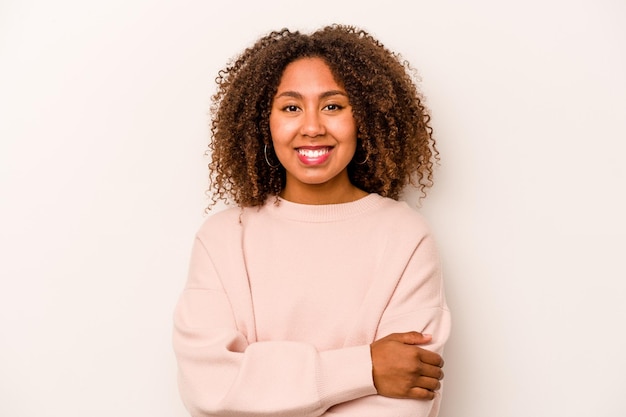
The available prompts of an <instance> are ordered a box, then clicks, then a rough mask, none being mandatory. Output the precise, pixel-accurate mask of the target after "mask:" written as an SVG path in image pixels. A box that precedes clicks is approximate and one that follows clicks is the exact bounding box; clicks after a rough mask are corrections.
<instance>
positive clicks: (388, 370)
mask: <svg viewBox="0 0 626 417" xmlns="http://www.w3.org/2000/svg"><path fill="white" fill-rule="evenodd" d="M269 122H270V132H271V135H272V144H273V147H274V151H275V152H276V156H277V157H278V160H279V161H280V163H281V164H282V165H283V167H284V168H285V171H286V182H285V188H284V190H283V192H282V194H281V197H282V198H284V199H286V200H289V201H292V202H296V203H302V204H338V203H347V202H350V201H355V200H358V199H359V198H362V197H364V196H366V195H367V193H366V192H365V191H363V190H361V189H359V188H358V187H356V186H354V185H353V184H352V183H351V182H350V179H349V177H348V170H347V167H348V164H349V163H350V161H351V160H352V158H353V157H354V153H355V150H356V144H357V138H356V132H357V126H356V122H355V120H354V117H353V115H352V107H351V105H350V100H349V97H348V95H347V93H346V92H345V90H344V89H343V87H342V86H341V85H339V84H338V83H337V81H336V80H335V78H334V77H333V74H332V72H331V71H330V68H329V67H328V66H327V65H326V63H325V62H324V61H323V60H322V59H320V58H302V59H298V60H296V61H294V62H292V63H291V64H289V65H288V66H287V67H286V68H285V71H284V73H283V75H282V77H281V81H280V84H279V86H278V89H277V92H276V96H275V97H274V99H273V102H272V111H271V114H270V120H269ZM431 339H432V337H431V336H430V335H423V334H421V333H418V332H407V333H393V334H390V335H388V336H386V337H383V338H381V339H378V340H376V341H375V342H374V343H372V344H371V346H370V349H371V355H372V367H373V368H372V376H373V380H374V386H375V387H376V390H377V391H378V394H380V395H383V396H386V397H392V398H412V399H421V400H431V399H433V398H434V397H435V393H436V391H437V390H438V389H439V388H440V387H441V383H440V380H441V379H442V378H443V371H442V369H441V368H442V366H443V359H442V358H441V356H440V355H438V354H437V353H434V352H431V351H428V350H426V349H422V348H420V347H419V346H418V345H421V344H426V343H429V342H430V341H431Z"/></svg>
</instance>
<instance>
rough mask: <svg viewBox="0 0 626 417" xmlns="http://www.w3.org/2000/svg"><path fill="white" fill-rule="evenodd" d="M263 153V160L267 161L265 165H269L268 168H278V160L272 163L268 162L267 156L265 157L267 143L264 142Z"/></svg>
mask: <svg viewBox="0 0 626 417" xmlns="http://www.w3.org/2000/svg"><path fill="white" fill-rule="evenodd" d="M263 154H264V155H265V162H267V165H269V167H270V168H278V167H279V166H280V162H279V163H277V164H276V165H272V164H271V163H270V160H269V158H268V157H267V143H266V144H265V146H264V147H263Z"/></svg>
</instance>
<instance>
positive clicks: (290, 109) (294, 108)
mask: <svg viewBox="0 0 626 417" xmlns="http://www.w3.org/2000/svg"><path fill="white" fill-rule="evenodd" d="M298 110H299V108H298V106H296V105H293V104H289V105H287V106H284V107H283V111H286V112H288V113H290V112H295V111H298Z"/></svg>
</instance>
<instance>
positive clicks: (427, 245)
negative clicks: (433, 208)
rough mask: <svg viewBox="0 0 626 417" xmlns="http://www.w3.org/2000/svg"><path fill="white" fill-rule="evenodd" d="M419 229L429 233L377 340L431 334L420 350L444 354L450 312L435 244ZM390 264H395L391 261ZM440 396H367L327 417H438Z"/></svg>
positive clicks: (396, 292)
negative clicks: (414, 334)
mask: <svg viewBox="0 0 626 417" xmlns="http://www.w3.org/2000/svg"><path fill="white" fill-rule="evenodd" d="M420 223H421V220H420ZM418 230H426V233H425V234H424V235H423V236H422V237H421V238H420V239H419V240H418V242H417V245H416V247H415V250H414V251H413V253H412V255H411V257H410V259H409V261H408V263H407V264H406V268H405V269H404V271H403V272H402V275H401V277H400V280H399V281H398V285H397V287H396V288H395V290H394V291H393V294H392V296H391V298H390V300H389V303H388V305H387V306H386V308H385V310H384V312H383V314H382V317H381V319H380V323H379V325H378V328H377V330H376V335H375V336H374V339H379V338H382V337H385V336H387V335H389V334H391V333H402V332H409V331H418V332H422V333H426V334H431V335H432V336H433V340H432V342H431V343H429V344H426V345H421V346H420V347H422V348H424V349H427V350H430V351H434V352H437V353H439V354H441V355H442V354H443V348H444V345H445V343H446V341H447V340H448V337H449V335H450V328H451V322H450V312H449V310H448V306H447V304H446V300H445V292H444V287H443V280H442V274H441V266H440V260H439V255H438V253H437V249H436V246H435V242H434V240H433V237H432V235H431V234H430V232H429V231H428V229H427V227H426V225H425V224H423V223H422V224H420V225H419V228H418ZM388 261H389V262H390V263H393V260H391V259H389V260H388ZM441 394H442V390H439V391H438V393H437V396H436V397H435V399H434V400H431V401H426V400H409V399H395V398H388V397H383V396H380V395H373V396H367V397H363V398H359V399H356V400H354V401H350V402H347V403H345V404H340V405H337V406H335V407H332V408H331V409H330V410H328V412H327V413H326V414H324V416H328V417H330V416H346V417H347V416H364V417H366V416H372V417H374V416H376V417H435V416H437V414H438V413H439V407H440V403H441Z"/></svg>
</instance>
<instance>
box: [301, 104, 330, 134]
mask: <svg viewBox="0 0 626 417" xmlns="http://www.w3.org/2000/svg"><path fill="white" fill-rule="evenodd" d="M324 132H325V127H324V122H323V120H322V115H320V114H319V112H317V111H315V110H310V111H305V112H304V114H303V115H302V125H301V127H300V133H301V134H302V135H303V136H309V137H315V136H320V135H323V134H324Z"/></svg>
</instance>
